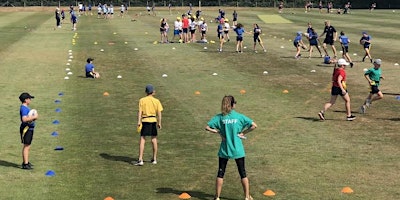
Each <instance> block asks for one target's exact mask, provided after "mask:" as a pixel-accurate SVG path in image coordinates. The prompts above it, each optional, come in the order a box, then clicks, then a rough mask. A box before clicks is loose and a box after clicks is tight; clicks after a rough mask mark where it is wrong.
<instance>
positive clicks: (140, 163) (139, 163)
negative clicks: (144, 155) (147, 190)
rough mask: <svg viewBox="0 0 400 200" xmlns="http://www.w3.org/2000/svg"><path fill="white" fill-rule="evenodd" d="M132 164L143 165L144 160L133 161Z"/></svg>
mask: <svg viewBox="0 0 400 200" xmlns="http://www.w3.org/2000/svg"><path fill="white" fill-rule="evenodd" d="M132 164H133V165H135V166H143V160H138V161H136V162H132Z"/></svg>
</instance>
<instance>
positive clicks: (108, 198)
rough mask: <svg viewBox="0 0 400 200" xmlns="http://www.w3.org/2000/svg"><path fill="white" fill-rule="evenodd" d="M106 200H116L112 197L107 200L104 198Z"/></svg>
mask: <svg viewBox="0 0 400 200" xmlns="http://www.w3.org/2000/svg"><path fill="white" fill-rule="evenodd" d="M104 200H114V198H112V197H106V198H104Z"/></svg>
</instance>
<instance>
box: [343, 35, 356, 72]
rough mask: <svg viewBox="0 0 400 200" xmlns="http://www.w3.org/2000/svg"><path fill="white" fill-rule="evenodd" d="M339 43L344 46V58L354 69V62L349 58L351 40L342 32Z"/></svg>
mask: <svg viewBox="0 0 400 200" xmlns="http://www.w3.org/2000/svg"><path fill="white" fill-rule="evenodd" d="M339 42H340V44H341V45H342V52H343V57H344V58H345V59H346V60H347V61H348V62H349V63H350V67H353V65H354V64H353V62H352V61H351V58H350V56H349V43H350V39H349V37H347V36H346V35H345V34H344V32H343V31H341V32H340V36H339Z"/></svg>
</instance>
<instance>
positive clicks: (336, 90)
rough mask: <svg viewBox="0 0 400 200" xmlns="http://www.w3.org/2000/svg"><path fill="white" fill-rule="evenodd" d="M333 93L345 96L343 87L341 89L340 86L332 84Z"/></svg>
mask: <svg viewBox="0 0 400 200" xmlns="http://www.w3.org/2000/svg"><path fill="white" fill-rule="evenodd" d="M346 92H347V90H346ZM331 95H332V96H337V95H340V96H344V95H345V94H343V93H342V89H340V87H336V86H332V89H331Z"/></svg>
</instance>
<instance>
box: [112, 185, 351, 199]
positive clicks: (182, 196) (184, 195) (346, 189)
mask: <svg viewBox="0 0 400 200" xmlns="http://www.w3.org/2000/svg"><path fill="white" fill-rule="evenodd" d="M353 192H354V191H353V190H352V189H351V188H350V187H344V188H343V189H342V193H345V194H350V193H353ZM263 195H265V196H269V197H272V196H275V192H274V191H272V190H266V191H265V192H264V193H263ZM178 197H179V199H190V198H191V197H192V196H190V194H188V193H186V192H183V193H182V194H180V195H179V196H178ZM104 200H114V198H112V197H106V198H104Z"/></svg>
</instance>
